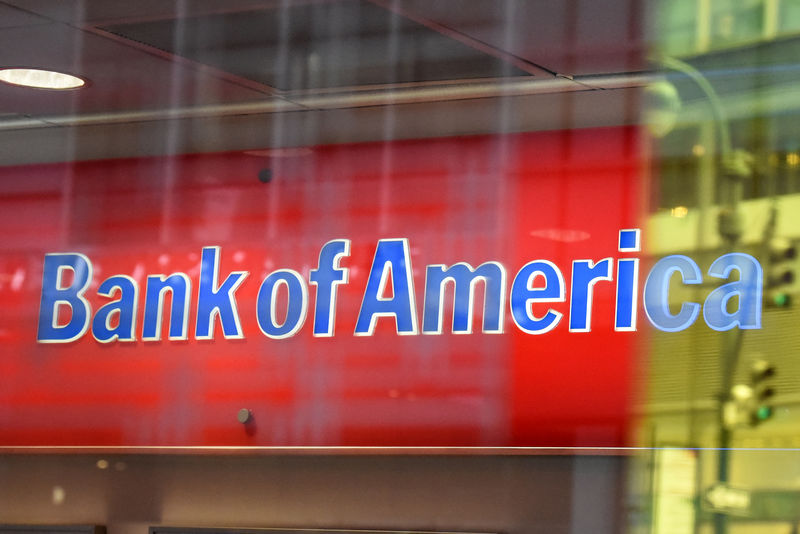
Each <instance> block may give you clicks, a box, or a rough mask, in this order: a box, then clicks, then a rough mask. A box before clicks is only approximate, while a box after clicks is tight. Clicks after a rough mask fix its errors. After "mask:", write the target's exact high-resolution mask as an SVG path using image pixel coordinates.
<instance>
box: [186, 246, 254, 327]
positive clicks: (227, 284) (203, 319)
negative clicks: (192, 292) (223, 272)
mask: <svg viewBox="0 0 800 534" xmlns="http://www.w3.org/2000/svg"><path fill="white" fill-rule="evenodd" d="M219 256H220V253H219V247H204V248H203V255H202V258H201V260H200V287H199V289H198V292H197V323H196V324H195V337H196V338H197V339H214V319H215V318H216V317H217V316H219V319H220V322H221V323H222V334H223V336H225V338H226V339H229V338H232V339H241V338H243V337H244V335H243V334H242V326H241V324H240V323H239V311H238V310H237V309H236V299H235V298H234V296H233V293H234V292H235V291H236V290H237V289H238V287H239V285H240V284H241V283H242V282H244V279H245V278H246V277H247V275H248V274H249V273H247V272H245V271H237V272H233V273H231V274H229V275H228V277H227V278H225V281H224V282H223V283H222V284H221V285H220V286H219V287H217V279H218V278H219Z"/></svg>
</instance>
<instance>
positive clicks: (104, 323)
mask: <svg viewBox="0 0 800 534" xmlns="http://www.w3.org/2000/svg"><path fill="white" fill-rule="evenodd" d="M115 290H119V300H115V301H114V302H109V303H108V304H106V305H105V306H103V307H102V308H100V309H99V310H97V313H95V315H94V319H92V335H93V336H94V338H95V339H96V340H97V341H99V342H101V343H108V342H110V341H114V340H115V339H119V340H120V341H135V340H136V335H135V334H134V330H135V329H136V301H137V295H138V293H139V291H138V287H137V286H136V281H135V280H134V279H133V278H131V277H129V276H123V275H117V276H112V277H110V278H107V279H106V280H105V281H104V282H103V283H102V284H100V287H99V288H98V289H97V293H98V295H102V296H104V297H111V296H113V294H114V293H115V292H116V291H115ZM115 316H116V317H117V326H115V327H114V326H111V322H112V320H113V318H114V317H115Z"/></svg>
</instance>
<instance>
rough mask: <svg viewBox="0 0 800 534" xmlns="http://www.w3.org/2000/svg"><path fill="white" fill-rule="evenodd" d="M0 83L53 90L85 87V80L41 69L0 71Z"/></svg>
mask: <svg viewBox="0 0 800 534" xmlns="http://www.w3.org/2000/svg"><path fill="white" fill-rule="evenodd" d="M0 81H2V82H6V83H10V84H12V85H22V86H24V87H35V88H37V89H55V90H63V89H77V88H78V87H83V86H84V85H86V80H82V79H81V78H78V77H77V76H72V75H71V74H64V73H63V72H55V71H52V70H42V69H0Z"/></svg>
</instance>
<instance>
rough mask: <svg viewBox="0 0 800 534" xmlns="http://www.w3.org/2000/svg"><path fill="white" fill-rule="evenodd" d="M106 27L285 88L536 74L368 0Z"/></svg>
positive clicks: (121, 34) (249, 77) (336, 86)
mask: <svg viewBox="0 0 800 534" xmlns="http://www.w3.org/2000/svg"><path fill="white" fill-rule="evenodd" d="M103 29H104V30H106V31H109V32H112V33H115V34H117V35H119V36H122V37H124V38H127V39H131V40H134V41H138V42H141V43H144V44H146V45H149V46H152V47H155V48H158V49H161V50H164V51H166V52H169V53H172V54H175V55H178V56H182V57H184V58H187V59H190V60H192V61H195V62H197V63H201V64H205V65H209V66H212V67H214V68H216V69H219V70H221V71H224V72H227V73H230V74H233V75H236V76H239V77H241V78H245V79H248V80H252V81H255V82H258V83H262V84H264V85H267V86H270V87H274V88H276V89H279V90H282V91H299V90H317V89H328V88H344V87H355V86H370V85H387V84H398V83H411V82H435V81H446V80H462V79H481V78H499V77H512V76H530V74H529V73H527V72H525V71H523V70H520V69H519V68H517V67H515V66H514V65H512V64H511V63H509V62H507V61H504V60H503V59H500V58H498V57H495V56H493V55H490V54H487V53H485V52H482V51H479V50H477V49H476V48H473V47H471V46H469V45H467V44H465V43H463V42H461V41H459V40H456V39H453V38H451V37H448V36H446V35H444V34H442V33H439V32H437V31H434V30H432V29H430V28H428V27H426V26H424V25H422V24H419V23H417V22H415V21H412V20H410V19H408V18H406V17H403V16H401V15H398V14H396V13H393V12H392V11H389V10H387V9H384V8H382V7H380V6H377V5H375V4H372V3H370V2H367V1H344V0H343V1H338V2H317V3H305V4H298V3H292V4H291V5H287V6H285V7H275V8H269V9H262V10H257V11H240V12H233V13H221V14H213V15H203V16H197V17H188V18H177V19H175V18H173V19H168V20H157V21H147V22H136V23H124V24H116V25H110V26H106V27H104V28H103Z"/></svg>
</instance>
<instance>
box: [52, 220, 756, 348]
mask: <svg viewBox="0 0 800 534" xmlns="http://www.w3.org/2000/svg"><path fill="white" fill-rule="evenodd" d="M639 250H640V231H639V230H638V229H633V230H621V231H620V233H619V246H618V251H619V252H621V253H632V252H638V251H639ZM349 255H350V241H349V240H347V239H338V240H334V241H330V242H328V243H326V244H325V245H324V246H323V247H322V249H321V250H320V253H319V262H318V267H317V268H316V269H313V270H312V271H311V272H310V274H309V280H308V284H311V285H314V286H316V300H315V302H314V319H313V335H314V336H319V337H330V336H333V335H334V324H335V322H336V321H335V314H336V296H337V289H338V286H340V285H342V284H347V283H348V268H347V267H342V266H341V260H342V259H343V258H346V257H348V256H349ZM200 261H201V264H200V279H199V286H198V289H197V307H196V316H197V320H196V323H195V326H194V337H195V338H196V339H213V337H214V327H215V321H217V320H219V322H220V324H221V327H222V332H223V335H224V337H225V338H243V337H244V334H243V332H242V327H241V324H240V321H239V312H238V309H237V306H236V296H235V294H236V290H237V289H238V288H239V287H240V286H241V284H242V282H243V281H244V280H245V278H246V277H247V276H248V274H249V273H247V272H245V271H236V272H232V273H230V274H229V275H228V276H227V277H226V278H225V280H224V281H223V282H222V283H221V284H220V283H219V263H220V249H219V247H205V248H203V252H202V256H201V260H200ZM614 263H615V262H614V259H613V258H605V259H602V260H600V261H597V262H595V261H593V260H590V259H578V260H574V261H573V262H572V278H571V284H570V294H569V321H568V322H569V331H570V332H589V331H591V320H592V296H593V292H594V291H593V288H594V285H595V284H596V283H597V282H601V281H609V282H610V281H613V277H612V269H613V264H614ZM65 270H71V271H72V274H73V276H72V281H71V283H70V284H69V285H67V286H66V287H65V285H64V284H63V278H64V277H63V274H64V271H65ZM734 270H735V271H737V274H738V276H736V277H735V280H733V281H728V282H727V283H725V284H722V285H720V286H718V287H716V288H714V289H713V290H712V291H711V292H710V293H709V294H708V296H707V297H706V299H705V302H704V304H703V305H702V306H701V305H700V304H699V303H697V302H682V303H680V305H679V306H677V305H675V304H673V306H672V307H671V306H670V299H669V296H670V295H669V291H670V283H671V280H672V278H673V276H674V275H676V274H677V275H679V276H680V279H681V281H682V283H683V284H701V283H702V282H703V276H702V274H701V271H700V268H699V267H698V266H697V264H696V263H695V262H694V260H692V259H691V258H689V257H687V256H682V255H671V256H667V257H665V258H662V259H661V260H659V261H658V262H656V263H655V265H654V266H653V267H652V269H651V270H650V272H649V274H648V275H647V279H646V281H645V284H644V290H643V304H644V311H645V314H646V316H647V318H648V319H649V321H650V323H652V325H653V326H654V327H656V328H658V329H660V330H663V331H667V332H676V331H680V330H684V329H686V328H688V327H689V326H690V325H692V324H693V323H694V322H695V321H696V319H697V318H698V316H699V314H700V310H701V308H702V311H703V318H704V320H705V322H706V324H707V325H708V326H709V327H710V328H712V329H714V330H729V329H732V328H735V327H738V328H742V329H751V328H760V327H761V298H762V295H761V293H762V286H763V272H762V268H761V265H760V264H759V263H758V261H757V260H756V259H755V258H754V257H752V256H750V255H748V254H743V253H738V252H734V253H729V254H724V255H722V256H720V257H719V258H717V259H716V260H715V261H714V262H713V263H712V264H711V266H710V268H709V270H708V275H709V276H711V277H713V278H718V279H722V280H729V279H730V278H731V274H732V271H734ZM411 272H412V269H411V259H410V256H409V246H408V240H407V239H381V240H379V241H378V244H377V246H376V248H375V256H374V258H373V261H372V267H371V268H370V271H369V276H368V278H367V284H366V288H365V290H364V296H363V299H362V302H361V308H360V311H359V314H358V320H357V322H356V327H355V332H354V335H356V336H370V335H372V333H373V332H374V330H375V326H376V324H377V321H378V319H380V318H390V320H393V322H394V324H395V328H396V331H397V333H398V334H400V335H414V334H418V333H419V332H420V329H419V325H418V324H417V312H416V302H415V296H414V287H413V280H412V276H411ZM638 280H639V259H638V258H635V257H623V258H619V259H616V309H615V317H614V329H615V330H618V331H635V330H636V329H637V301H638V296H639V288H638V286H639V284H638ZM91 281H92V262H91V261H90V260H89V258H87V257H86V256H84V255H83V254H78V253H69V254H47V255H46V256H45V260H44V274H43V279H42V295H41V303H40V309H39V330H38V341H39V342H41V343H68V342H71V341H75V340H77V339H79V338H80V337H82V336H83V335H84V334H85V333H86V332H87V331H88V330H89V328H90V326H91V330H92V335H93V336H94V338H95V339H96V340H97V341H100V342H104V343H105V342H111V341H115V340H116V341H135V340H136V335H135V331H136V318H137V309H136V308H137V302H138V293H139V288H138V286H137V283H136V281H135V280H134V279H133V278H131V277H129V276H126V275H114V276H111V277H109V278H106V279H105V280H104V281H103V282H102V283H101V284H100V285H99V287H98V289H97V294H98V295H100V296H103V297H109V298H112V297H116V300H114V301H111V302H109V303H107V304H105V305H103V306H102V307H100V308H99V309H98V310H97V311H96V312H95V313H94V316H93V317H92V310H91V306H90V304H89V302H88V301H87V299H86V298H85V297H84V294H85V292H86V290H87V288H88V287H89V285H90V283H91ZM479 282H482V283H483V284H484V301H483V325H482V331H483V332H484V333H494V334H498V333H502V332H503V326H504V323H505V315H504V314H505V311H506V303H505V300H506V270H505V268H504V267H503V265H502V264H500V263H498V262H494V261H489V262H486V263H483V264H481V265H479V266H478V267H472V266H471V265H470V264H468V263H463V262H461V263H456V264H454V265H451V266H449V267H448V266H445V265H438V264H437V265H428V266H427V269H426V275H425V293H424V304H423V313H422V333H423V334H441V333H442V323H443V313H444V299H445V288H446V286H447V284H452V285H453V291H452V295H453V317H452V327H451V328H452V332H453V333H456V334H469V333H471V332H472V322H473V320H472V319H473V310H474V307H475V286H476V284H478V283H479ZM308 284H306V281H305V280H304V279H303V277H302V276H301V275H300V273H298V272H296V271H293V270H290V269H279V270H276V271H274V272H272V273H271V274H269V276H267V277H266V278H265V279H264V280H263V281H262V283H261V287H260V289H259V291H258V297H257V301H256V319H257V322H258V326H259V329H260V330H261V332H262V333H263V334H264V335H265V336H267V337H269V338H274V339H281V338H287V337H290V336H293V335H295V334H296V333H297V332H298V331H299V330H300V328H301V327H302V326H303V324H304V323H305V320H306V317H307V315H308V306H309V295H308ZM167 292H170V293H171V297H172V299H171V302H172V304H171V307H170V308H171V309H170V310H169V329H168V334H167V335H168V339H171V340H181V339H187V337H188V320H189V302H190V298H191V297H190V293H191V281H190V279H189V277H188V276H187V275H186V274H185V273H180V272H179V273H173V274H171V275H169V276H165V275H150V276H148V277H147V283H146V288H145V298H144V313H143V325H142V328H141V339H142V340H144V341H157V340H160V339H161V336H162V324H161V321H162V316H163V312H164V308H165V305H164V296H165V293H167ZM282 292H283V293H285V294H286V298H287V299H288V301H287V302H288V303H287V306H286V310H285V313H281V314H280V315H281V317H279V314H278V312H277V309H278V306H277V303H278V298H279V294H281V293H282ZM565 293H566V287H565V283H564V277H563V275H562V273H561V271H560V270H559V268H558V267H557V266H556V265H555V264H553V263H552V262H550V261H547V260H534V261H531V262H530V263H527V264H526V265H524V266H523V267H522V268H521V269H520V270H519V271H518V272H517V274H516V276H515V277H514V280H513V281H512V282H511V288H510V291H509V292H508V300H509V306H508V307H509V310H510V312H511V317H512V319H513V322H514V324H515V325H516V326H517V327H518V328H519V329H520V330H522V331H523V332H526V333H528V334H544V333H546V332H549V331H551V330H553V329H554V328H556V326H558V325H559V323H560V322H561V319H562V316H563V314H562V313H561V312H558V311H556V310H553V309H552V308H549V307H546V309H545V310H540V311H539V313H538V314H537V313H535V312H534V309H533V305H534V304H539V305H542V304H544V305H546V304H549V303H556V302H565V301H566V295H565ZM732 299H735V300H732ZM733 304H736V309H734V310H731V309H730V308H732V307H733ZM62 306H67V307H68V308H70V310H71V315H70V317H69V320H68V321H67V322H66V323H65V324H59V320H58V319H59V317H60V315H59V308H60V307H62ZM541 307H543V306H540V308H541ZM675 308H677V311H675V312H673V310H674V309H675ZM542 312H543V313H542ZM62 315H66V314H62Z"/></svg>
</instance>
